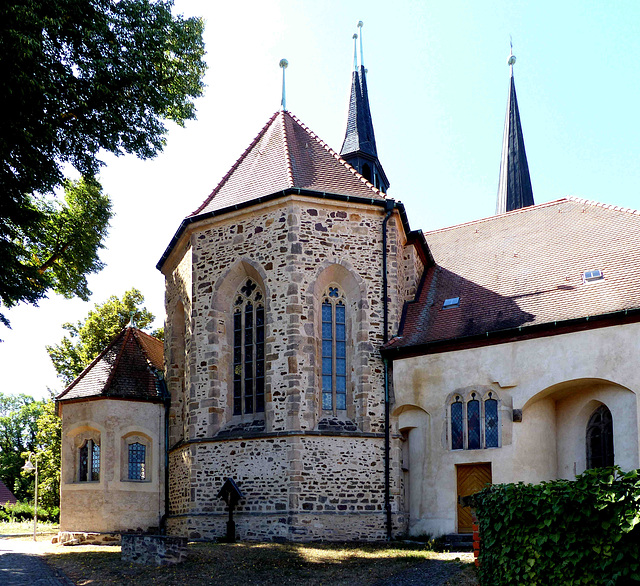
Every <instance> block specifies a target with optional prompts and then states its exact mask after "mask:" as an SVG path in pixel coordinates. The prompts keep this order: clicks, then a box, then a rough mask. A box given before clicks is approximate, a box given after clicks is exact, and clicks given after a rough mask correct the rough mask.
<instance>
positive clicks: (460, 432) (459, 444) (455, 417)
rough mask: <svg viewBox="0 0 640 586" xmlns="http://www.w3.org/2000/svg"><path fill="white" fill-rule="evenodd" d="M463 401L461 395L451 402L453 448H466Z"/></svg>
mask: <svg viewBox="0 0 640 586" xmlns="http://www.w3.org/2000/svg"><path fill="white" fill-rule="evenodd" d="M462 408H463V403H462V401H461V400H460V397H456V400H455V401H454V402H453V403H451V449H452V450H463V449H464V416H463V414H462Z"/></svg>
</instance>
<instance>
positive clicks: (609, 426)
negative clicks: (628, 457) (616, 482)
mask: <svg viewBox="0 0 640 586" xmlns="http://www.w3.org/2000/svg"><path fill="white" fill-rule="evenodd" d="M613 461H614V457H613V418H612V417H611V411H609V409H608V408H607V406H606V405H601V406H600V407H598V408H597V409H596V410H595V411H594V413H593V414H592V415H591V417H590V418H589V422H588V423H587V468H605V467H608V466H613Z"/></svg>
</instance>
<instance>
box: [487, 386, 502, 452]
mask: <svg viewBox="0 0 640 586" xmlns="http://www.w3.org/2000/svg"><path fill="white" fill-rule="evenodd" d="M498 436H499V434H498V401H496V400H495V399H494V398H492V394H491V393H489V398H488V399H487V400H486V401H485V402H484V444H485V448H497V447H498V440H499V437H498Z"/></svg>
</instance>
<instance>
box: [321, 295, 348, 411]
mask: <svg viewBox="0 0 640 586" xmlns="http://www.w3.org/2000/svg"><path fill="white" fill-rule="evenodd" d="M346 317H347V313H346V299H345V295H344V293H343V292H342V291H341V289H340V287H338V285H335V284H334V285H330V286H329V287H328V288H327V290H326V291H325V293H324V295H323V296H322V410H323V411H334V412H335V411H344V410H346V409H347V331H346V330H347V328H346Z"/></svg>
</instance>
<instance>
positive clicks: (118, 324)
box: [47, 288, 163, 385]
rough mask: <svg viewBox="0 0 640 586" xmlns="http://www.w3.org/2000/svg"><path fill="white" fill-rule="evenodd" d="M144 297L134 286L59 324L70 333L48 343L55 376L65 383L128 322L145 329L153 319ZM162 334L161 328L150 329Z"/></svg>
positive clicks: (77, 373) (154, 333) (157, 334)
mask: <svg viewBox="0 0 640 586" xmlns="http://www.w3.org/2000/svg"><path fill="white" fill-rule="evenodd" d="M143 304H144V296H143V295H142V293H140V291H138V290H137V289H135V288H134V289H130V290H129V291H126V292H125V294H124V295H123V296H122V298H119V297H117V296H116V295H112V296H111V297H109V299H108V300H107V301H105V302H104V303H102V304H96V306H95V307H94V308H93V309H92V310H91V311H90V312H89V314H88V315H87V317H86V318H85V319H83V320H80V321H78V322H77V323H75V324H71V323H66V324H64V325H63V326H62V327H63V328H64V329H65V330H67V332H69V335H68V336H65V337H64V338H62V340H61V341H60V343H59V344H57V345H55V346H47V352H48V353H49V357H50V358H51V361H52V362H53V366H54V368H55V369H56V372H57V373H58V376H59V377H60V378H61V379H62V380H63V382H64V383H65V384H66V385H68V384H69V383H70V382H71V381H72V380H73V379H74V378H76V377H77V376H78V375H79V374H80V373H81V372H82V371H83V370H84V368H85V367H86V366H88V365H89V364H90V363H91V361H92V360H93V359H94V358H95V357H96V356H98V354H100V352H102V351H103V350H104V349H105V348H106V347H107V345H108V344H109V343H110V342H111V340H113V338H114V337H115V336H116V335H117V334H118V333H119V332H120V331H121V330H122V329H123V328H124V327H125V326H126V325H127V324H129V323H133V324H135V326H136V327H138V328H140V329H146V328H148V327H149V325H150V324H151V323H152V322H153V320H154V319H155V317H154V315H153V314H152V313H151V312H150V311H149V310H148V309H146V308H145V307H144V306H143ZM152 335H155V336H157V337H162V335H163V332H162V330H156V331H154V332H152Z"/></svg>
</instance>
